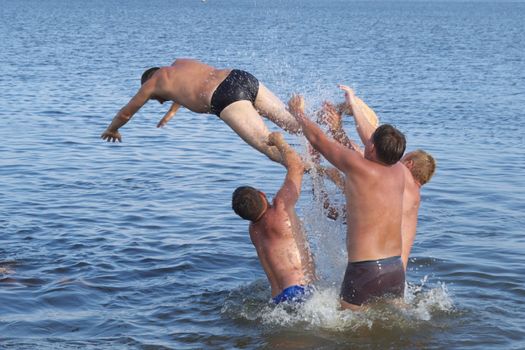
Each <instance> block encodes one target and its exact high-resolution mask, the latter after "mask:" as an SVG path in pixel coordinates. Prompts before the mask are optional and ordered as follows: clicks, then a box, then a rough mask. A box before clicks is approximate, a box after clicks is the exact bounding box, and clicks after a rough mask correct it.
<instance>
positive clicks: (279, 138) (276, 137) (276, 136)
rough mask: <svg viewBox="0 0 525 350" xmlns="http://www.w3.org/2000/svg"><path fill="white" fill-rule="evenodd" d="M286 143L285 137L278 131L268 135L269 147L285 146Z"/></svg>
mask: <svg viewBox="0 0 525 350" xmlns="http://www.w3.org/2000/svg"><path fill="white" fill-rule="evenodd" d="M284 143H285V141H284V136H283V134H281V133H280V132H278V131H274V132H272V133H271V134H270V135H268V146H276V147H278V146H279V145H283V144H284Z"/></svg>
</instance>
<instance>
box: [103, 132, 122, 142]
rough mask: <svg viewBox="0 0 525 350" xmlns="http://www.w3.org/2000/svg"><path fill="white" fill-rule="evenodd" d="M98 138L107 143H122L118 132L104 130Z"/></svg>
mask: <svg viewBox="0 0 525 350" xmlns="http://www.w3.org/2000/svg"><path fill="white" fill-rule="evenodd" d="M100 138H101V139H102V140H105V141H107V142H117V141H118V142H122V136H121V135H120V133H119V132H118V131H111V130H106V131H104V132H103V133H102V135H100Z"/></svg>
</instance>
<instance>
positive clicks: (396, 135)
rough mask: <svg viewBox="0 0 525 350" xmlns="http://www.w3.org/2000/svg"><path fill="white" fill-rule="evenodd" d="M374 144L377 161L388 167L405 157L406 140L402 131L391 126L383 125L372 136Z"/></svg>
mask: <svg viewBox="0 0 525 350" xmlns="http://www.w3.org/2000/svg"><path fill="white" fill-rule="evenodd" d="M372 144H373V149H374V150H375V154H376V159H377V160H378V161H380V162H381V163H384V164H386V165H393V164H395V163H397V162H398V161H399V160H400V159H401V157H402V156H403V153H404V152H405V147H406V140H405V135H403V133H402V132H401V131H399V130H397V129H396V128H394V127H393V126H392V125H390V124H383V125H381V126H380V127H378V128H377V129H376V130H375V131H374V133H373V134H372ZM366 151H367V150H366V149H365V152H366ZM369 151H370V150H369ZM365 156H366V153H365Z"/></svg>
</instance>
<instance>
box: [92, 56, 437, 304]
mask: <svg viewBox="0 0 525 350" xmlns="http://www.w3.org/2000/svg"><path fill="white" fill-rule="evenodd" d="M340 88H341V89H342V90H343V91H344V93H345V102H344V103H342V104H340V105H338V106H335V105H333V104H331V103H325V104H324V106H323V108H322V110H321V111H320V112H319V114H318V115H319V119H318V122H320V123H325V124H326V125H328V129H329V132H330V134H331V135H330V136H327V135H326V134H325V133H324V132H323V130H322V129H321V128H320V126H319V125H318V123H316V122H314V121H312V120H311V119H310V118H308V117H307V116H306V114H305V102H304V98H303V97H302V96H300V95H294V96H292V98H291V99H290V101H289V102H288V106H286V105H285V104H284V103H283V102H282V101H281V100H280V99H279V98H278V97H276V96H275V95H274V94H273V93H272V92H271V91H270V90H269V89H268V88H266V87H265V86H264V85H263V84H262V83H261V82H259V81H258V80H257V78H255V77H254V76H253V75H252V74H250V73H248V72H245V71H242V70H237V69H233V70H231V69H216V68H214V67H211V66H209V65H206V64H204V63H202V62H199V61H197V60H193V59H177V60H176V61H175V62H174V63H173V64H172V65H171V66H168V67H161V68H158V67H155V68H150V69H148V70H146V71H145V72H144V74H143V75H142V79H141V87H140V89H139V90H138V92H137V93H136V94H135V96H133V98H132V99H131V100H130V101H129V102H128V103H127V104H126V105H125V106H124V107H123V108H122V109H121V110H120V111H119V112H118V113H117V114H116V116H115V117H114V118H113V120H112V121H111V123H110V125H109V126H108V127H107V129H106V130H105V131H104V132H103V133H102V135H101V138H102V139H104V140H107V141H112V142H116V141H121V140H122V137H121V134H120V133H119V129H120V128H121V127H122V126H123V125H125V124H126V123H127V122H128V121H129V120H130V119H131V117H132V116H133V115H134V114H135V113H137V111H138V110H139V109H140V108H141V107H142V106H143V105H144V104H145V103H146V102H147V101H149V100H156V101H158V102H160V103H161V104H162V103H164V102H166V101H171V102H172V105H171V107H170V109H169V110H168V112H167V113H166V114H165V115H164V116H163V117H162V119H161V120H160V121H159V123H158V125H157V126H158V127H161V126H163V125H166V123H168V122H169V121H170V120H171V119H172V118H173V116H174V115H175V114H176V112H177V110H178V109H179V108H180V107H181V106H183V107H185V108H187V109H189V110H191V111H193V112H195V113H204V114H216V115H217V116H218V117H219V118H220V119H222V120H223V121H224V122H226V124H228V125H229V126H230V127H231V128H232V129H233V130H234V131H235V132H236V133H237V134H238V135H239V136H240V137H241V138H242V139H243V140H244V141H245V142H246V143H248V144H249V145H251V146H252V147H254V148H255V149H257V150H259V151H260V152H262V153H264V154H265V155H266V156H268V157H269V158H270V159H271V160H273V161H276V162H279V163H281V164H282V165H283V166H284V167H285V168H286V176H285V179H284V182H283V184H282V186H281V188H280V189H279V191H278V192H277V194H276V195H275V196H274V198H273V200H272V201H271V202H270V201H269V200H268V198H267V197H266V195H265V193H264V192H262V191H259V190H257V189H256V188H253V187H250V186H243V187H239V188H237V189H236V190H235V191H234V192H233V196H232V208H233V210H234V211H235V213H237V214H238V215H239V216H240V217H241V218H243V219H245V220H249V221H250V225H249V233H250V238H251V240H252V243H253V245H254V246H255V249H256V251H257V255H258V257H259V260H260V263H261V265H262V267H263V269H264V271H265V273H266V276H267V278H268V281H269V283H270V286H271V294H272V299H273V301H274V302H275V303H281V302H283V301H294V300H295V301H301V300H304V299H305V298H306V297H307V296H308V295H309V294H310V293H311V291H312V285H313V283H314V282H315V279H316V274H315V267H314V261H313V258H312V255H311V252H310V250H309V248H308V241H307V239H306V236H305V233H304V230H303V228H302V225H301V221H300V220H299V218H298V216H297V214H296V211H295V204H296V203H297V201H298V199H299V196H300V194H301V187H302V179H303V176H304V173H305V170H307V169H306V168H307V167H306V165H305V162H304V161H303V160H302V159H301V157H300V156H299V155H298V154H297V152H295V151H294V149H293V148H292V147H291V146H290V145H288V144H287V143H286V141H285V140H284V137H283V135H282V134H281V133H279V132H273V133H270V132H269V130H268V128H267V127H266V125H265V124H264V121H263V119H262V117H261V116H264V117H266V118H268V119H269V120H271V121H272V122H273V123H275V124H276V125H278V126H279V127H280V128H282V129H283V130H285V131H287V132H289V133H292V134H299V133H302V134H303V135H304V136H305V137H306V139H307V140H308V141H309V144H310V145H311V148H312V154H314V155H315V156H314V159H316V162H315V163H316V164H315V167H316V169H317V170H318V171H319V173H321V174H324V175H326V176H327V177H328V178H329V179H331V180H332V181H334V183H336V185H338V186H339V187H341V188H342V189H343V191H344V193H345V197H346V209H345V215H346V220H345V224H346V229H347V235H346V242H347V254H348V264H347V268H346V271H345V273H344V279H343V283H342V286H341V292H340V297H341V299H340V300H341V307H342V308H345V309H352V310H360V309H361V308H362V307H363V305H367V304H369V303H372V302H373V301H375V300H376V299H377V298H393V299H398V298H401V297H402V296H403V294H404V288H405V271H406V267H407V262H408V256H409V254H410V250H411V248H412V245H413V243H414V239H415V236H416V225H417V216H418V210H419V205H420V189H421V186H422V185H424V184H425V183H427V182H428V181H429V180H430V178H431V177H432V175H433V173H434V171H435V161H434V159H433V158H432V156H431V155H429V154H428V153H426V152H424V151H422V150H417V151H413V152H409V153H407V154H405V145H406V140H405V136H404V135H403V134H402V133H401V132H400V131H399V130H397V129H396V128H395V127H393V126H392V125H389V124H383V125H380V126H379V121H378V118H377V116H376V114H375V113H374V111H373V110H372V109H371V108H370V107H368V106H367V105H366V104H365V103H364V102H363V101H362V100H361V99H359V98H358V97H356V96H355V95H354V92H353V90H352V89H350V88H349V87H347V86H343V85H341V86H340ZM342 114H348V115H352V116H353V118H354V121H355V124H356V128H357V132H358V134H359V137H360V139H361V141H362V143H363V146H364V149H363V150H361V149H360V148H359V146H358V145H357V144H356V143H355V142H353V141H351V140H350V139H349V138H348V136H347V135H346V133H345V132H344V130H343V127H342V122H341V120H342ZM320 155H322V156H323V157H324V158H325V159H326V160H327V161H328V162H329V163H331V164H332V165H333V167H332V168H326V167H321V165H320ZM309 168H310V169H309V170H311V166H310V167H309ZM326 207H327V208H328V209H330V201H329V198H326ZM330 213H333V211H330V210H328V216H330Z"/></svg>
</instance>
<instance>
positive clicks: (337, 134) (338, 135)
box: [321, 102, 363, 156]
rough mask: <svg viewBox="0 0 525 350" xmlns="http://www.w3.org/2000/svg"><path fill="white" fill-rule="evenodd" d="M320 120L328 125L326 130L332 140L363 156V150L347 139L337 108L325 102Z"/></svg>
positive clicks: (340, 114)
mask: <svg viewBox="0 0 525 350" xmlns="http://www.w3.org/2000/svg"><path fill="white" fill-rule="evenodd" d="M345 105H346V104H345ZM321 120H322V122H323V123H325V124H327V125H328V130H329V131H330V133H331V134H332V137H333V138H334V140H336V141H337V142H339V143H340V144H342V145H344V146H345V147H348V148H352V149H354V150H355V151H357V152H359V153H360V154H361V155H362V156H363V150H362V149H361V148H360V147H359V145H357V144H356V143H355V142H354V141H352V140H351V139H350V138H349V137H348V135H347V134H346V132H345V130H344V129H343V122H342V121H343V118H342V113H341V112H339V111H338V109H337V107H335V106H334V105H333V104H332V103H330V102H325V103H324V105H323V110H322V117H321Z"/></svg>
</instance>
